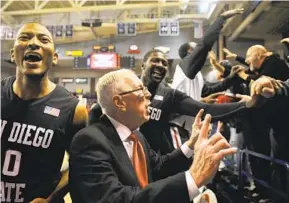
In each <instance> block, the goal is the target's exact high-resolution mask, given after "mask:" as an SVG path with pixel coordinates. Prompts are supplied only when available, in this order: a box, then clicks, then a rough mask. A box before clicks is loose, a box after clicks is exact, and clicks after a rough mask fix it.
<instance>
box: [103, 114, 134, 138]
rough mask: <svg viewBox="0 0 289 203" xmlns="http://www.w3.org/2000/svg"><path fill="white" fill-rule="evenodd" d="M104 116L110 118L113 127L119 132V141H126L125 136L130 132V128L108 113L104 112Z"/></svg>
mask: <svg viewBox="0 0 289 203" xmlns="http://www.w3.org/2000/svg"><path fill="white" fill-rule="evenodd" d="M106 116H107V118H108V119H109V120H110V122H111V123H112V125H113V126H114V128H115V129H116V132H117V133H118V134H119V137H120V139H121V141H122V142H124V141H126V140H127V138H128V137H129V136H130V135H131V133H132V132H131V130H130V129H129V128H128V127H126V126H125V125H123V124H122V123H120V122H118V121H117V120H115V119H113V118H112V117H110V116H109V115H107V114H106Z"/></svg>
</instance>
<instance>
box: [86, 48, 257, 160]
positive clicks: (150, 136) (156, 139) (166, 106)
mask: <svg viewBox="0 0 289 203" xmlns="http://www.w3.org/2000/svg"><path fill="white" fill-rule="evenodd" d="M167 69H168V60H167V58H166V56H165V54H164V53H163V52H161V51H159V50H151V51H149V52H148V53H147V54H146V55H145V56H144V61H143V65H142V75H141V79H142V82H143V83H144V85H145V86H146V87H147V88H148V90H149V91H150V93H151V94H152V97H151V99H150V100H151V105H150V107H149V111H150V120H149V121H148V122H146V123H145V124H143V125H142V126H141V128H140V131H141V132H142V133H143V134H144V136H145V137H146V139H147V141H148V142H149V144H150V145H151V147H152V148H153V149H154V150H155V151H159V152H161V154H166V153H168V152H171V151H172V150H173V149H174V148H173V145H172V141H171V140H170V139H171V138H169V137H167V136H166V135H169V132H167V131H169V116H170V115H171V114H172V113H180V114H183V115H189V116H196V115H197V113H198V111H199V110H200V109H204V110H205V112H206V113H209V114H211V115H212V118H213V120H215V121H216V120H220V119H226V118H230V117H232V116H237V115H238V113H240V112H242V111H243V110H245V109H246V108H250V107H252V106H253V105H254V104H255V100H250V101H247V102H243V103H231V104H206V103H202V102H198V101H196V100H193V99H192V98H191V97H189V96H188V95H186V94H185V93H183V92H180V91H178V90H175V89H172V88H170V87H167V86H165V85H164V84H163V83H162V81H163V79H164V77H165V75H166V72H167ZM100 111H101V109H100V107H99V105H96V106H95V107H94V108H92V110H91V111H90V123H93V122H96V121H97V119H98V118H99V115H101V112H100Z"/></svg>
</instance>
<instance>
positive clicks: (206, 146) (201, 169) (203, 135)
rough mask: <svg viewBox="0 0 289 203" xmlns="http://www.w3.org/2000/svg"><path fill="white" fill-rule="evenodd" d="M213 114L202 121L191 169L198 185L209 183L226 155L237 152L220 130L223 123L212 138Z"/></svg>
mask: <svg viewBox="0 0 289 203" xmlns="http://www.w3.org/2000/svg"><path fill="white" fill-rule="evenodd" d="M210 123H211V116H210V115H206V117H205V120H204V122H203V123H202V126H201V129H200V133H199V135H198V140H197V142H196V144H195V150H194V152H195V153H194V161H193V164H192V166H191V167H190V169H189V172H190V174H191V175H192V176H193V179H194V180H195V183H196V185H197V186H198V187H201V186H203V185H205V184H207V183H208V182H209V181H210V180H211V179H212V178H213V177H214V176H215V174H216V172H217V170H218V168H219V164H220V161H221V160H222V159H223V158H224V157H225V156H226V155H231V154H234V153H236V152H237V149H236V148H232V147H231V146H230V145H229V143H228V142H227V140H226V139H225V138H224V137H223V136H222V135H221V133H220V132H219V131H220V129H221V125H220V124H219V125H218V128H217V132H216V133H215V134H214V135H213V136H212V137H210V138H208V135H209V133H210Z"/></svg>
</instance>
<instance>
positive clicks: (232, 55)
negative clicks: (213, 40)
mask: <svg viewBox="0 0 289 203" xmlns="http://www.w3.org/2000/svg"><path fill="white" fill-rule="evenodd" d="M223 52H224V53H225V54H226V59H228V60H235V59H236V58H237V54H235V53H233V52H231V51H230V50H229V49H227V48H223Z"/></svg>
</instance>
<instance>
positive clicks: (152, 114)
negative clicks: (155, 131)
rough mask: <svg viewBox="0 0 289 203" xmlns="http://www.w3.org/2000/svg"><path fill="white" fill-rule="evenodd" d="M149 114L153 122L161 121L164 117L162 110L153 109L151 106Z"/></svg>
mask: <svg viewBox="0 0 289 203" xmlns="http://www.w3.org/2000/svg"><path fill="white" fill-rule="evenodd" d="M148 109H149V113H150V119H151V120H156V121H158V120H160V117H161V115H162V110H161V109H157V108H153V107H151V106H149V108H148Z"/></svg>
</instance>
